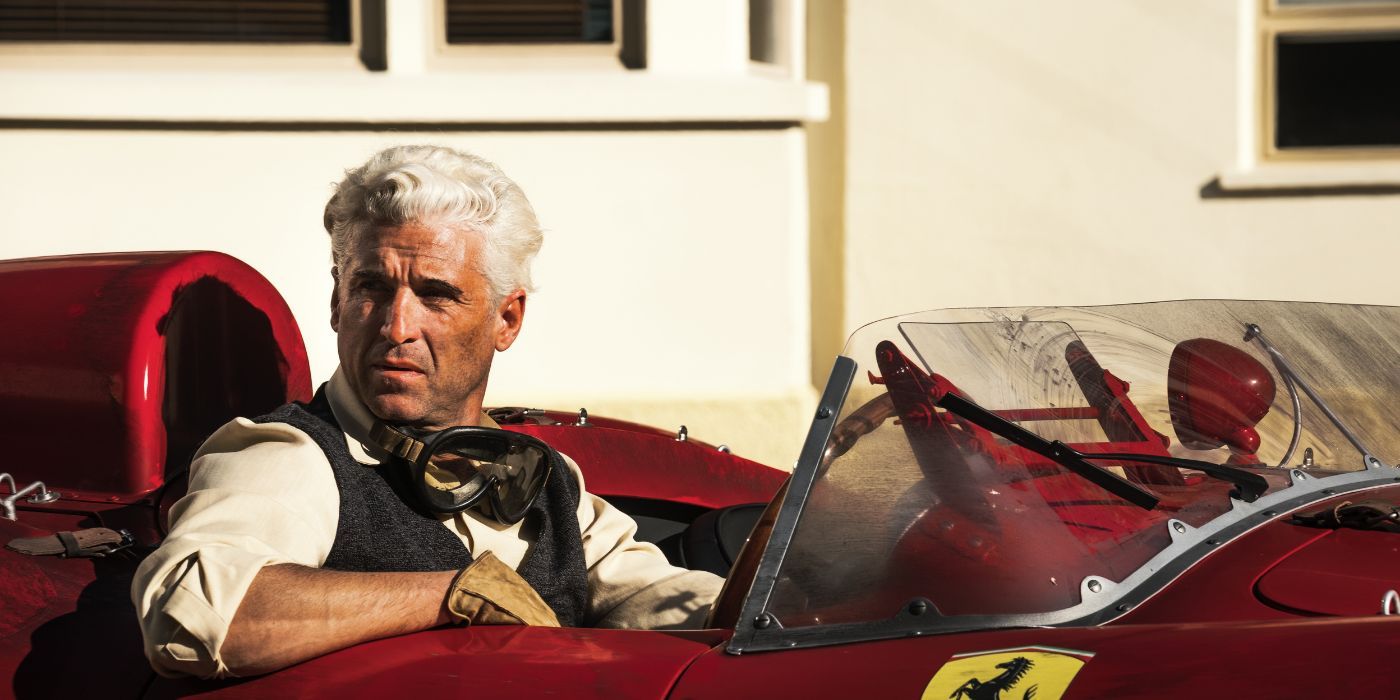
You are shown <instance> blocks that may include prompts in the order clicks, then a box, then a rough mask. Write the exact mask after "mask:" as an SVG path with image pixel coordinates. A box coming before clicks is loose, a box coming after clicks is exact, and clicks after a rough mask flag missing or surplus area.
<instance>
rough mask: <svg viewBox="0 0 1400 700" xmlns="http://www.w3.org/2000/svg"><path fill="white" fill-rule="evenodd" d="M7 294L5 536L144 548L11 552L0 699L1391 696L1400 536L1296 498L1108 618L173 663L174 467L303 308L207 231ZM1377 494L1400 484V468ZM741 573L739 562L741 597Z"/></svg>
mask: <svg viewBox="0 0 1400 700" xmlns="http://www.w3.org/2000/svg"><path fill="white" fill-rule="evenodd" d="M38 291H42V292H43V293H42V294H40V293H37V292H38ZM0 298H6V299H22V300H24V303H21V304H12V305H11V308H9V309H7V311H6V313H7V314H9V319H12V321H11V324H10V327H20V328H25V329H26V334H25V336H24V342H23V343H10V344H8V345H7V346H5V347H4V348H3V349H0V408H4V410H6V411H7V414H6V416H5V420H4V421H0V439H5V440H6V444H7V445H9V446H10V447H11V448H12V451H11V453H10V458H9V459H8V460H7V462H6V465H5V466H4V467H3V471H7V472H10V473H12V474H14V476H15V479H16V481H17V482H18V485H19V486H20V487H23V486H25V485H26V484H28V483H29V482H30V481H33V480H36V479H42V480H45V481H46V482H48V484H49V485H50V487H52V488H56V489H57V490H58V491H61V492H62V497H61V498H60V499H59V500H57V501H54V502H51V503H42V504H36V503H28V502H24V501H21V502H19V503H18V504H17V505H18V508H19V510H20V513H19V516H20V517H19V519H18V520H17V521H14V522H11V521H7V520H0V544H3V543H4V542H9V541H10V540H12V539H14V538H19V537H36V536H41V535H45V534H49V533H53V532H56V531H61V530H75V529H81V528H86V527H110V528H114V529H125V530H128V531H130V532H131V533H132V535H133V537H134V539H135V541H136V543H137V544H138V546H137V547H136V548H133V549H131V550H126V551H123V552H118V553H116V554H114V555H111V556H109V557H106V558H102V559H60V558H53V557H31V556H26V555H21V554H18V553H16V552H13V551H10V550H0V681H3V683H0V698H8V697H19V698H30V697H78V698H89V697H113V696H117V697H153V698H166V697H177V696H188V695H208V696H216V697H290V696H296V697H302V696H311V697H332V696H334V697H345V696H350V697H359V696H368V695H374V696H400V695H423V696H428V697H435V698H444V697H485V696H489V697H501V698H517V697H538V696H556V697H608V698H721V697H723V698H744V697H764V698H781V697H793V698H798V697H800V698H811V697H838V696H850V697H887V696H901V697H918V696H920V695H922V694H923V693H924V692H925V690H926V689H927V688H928V687H929V683H930V680H931V679H932V678H933V676H934V674H935V673H936V672H938V670H939V669H940V668H942V667H943V666H944V665H945V664H947V663H948V662H949V661H950V660H951V659H953V658H954V657H955V656H957V655H960V654H969V653H976V652H983V651H988V650H1005V649H1016V648H1022V647H1041V648H1046V647H1048V648H1058V649H1069V650H1074V651H1076V652H1080V653H1082V654H1083V655H1084V656H1085V657H1086V658H1088V661H1087V662H1086V663H1085V665H1084V666H1083V669H1082V670H1081V671H1080V672H1079V674H1078V675H1077V676H1075V678H1074V680H1073V683H1072V685H1071V686H1070V687H1069V690H1068V692H1067V693H1066V694H1065V695H1064V697H1067V698H1101V697H1141V696H1154V697H1308V696H1319V697H1332V696H1336V695H1339V694H1345V695H1348V696H1359V695H1366V694H1371V695H1375V696H1388V695H1392V694H1394V690H1393V686H1394V683H1393V681H1391V680H1390V679H1389V678H1388V674H1386V673H1383V672H1381V671H1380V669H1381V668H1383V667H1388V666H1387V665H1388V663H1389V659H1390V658H1391V657H1392V656H1393V652H1394V650H1396V649H1398V648H1400V619H1397V618H1393V617H1392V618H1386V617H1381V616H1379V615H1378V613H1379V612H1380V610H1381V606H1382V599H1383V598H1384V596H1385V595H1386V593H1387V592H1388V591H1390V590H1392V589H1393V588H1394V587H1395V586H1396V583H1395V582H1396V581H1397V580H1400V556H1396V555H1397V554H1400V537H1397V536H1396V535H1395V534H1393V533H1386V532H1373V531H1366V532H1362V531H1355V530H1328V529H1318V528H1311V527H1302V526H1299V525H1297V524H1294V523H1293V522H1291V521H1290V518H1289V515H1290V514H1289V513H1278V514H1276V515H1274V516H1273V520H1272V521H1270V522H1268V523H1267V524H1264V525H1262V526H1260V527H1257V528H1256V529H1254V530H1252V531H1250V532H1248V533H1247V534H1244V535H1242V536H1240V537H1238V538H1236V539H1234V540H1232V541H1229V542H1226V543H1225V544H1223V545H1221V546H1220V547H1219V549H1218V550H1217V551H1215V552H1213V553H1212V554H1210V555H1209V556H1207V557H1205V558H1204V559H1202V560H1200V561H1198V562H1196V563H1195V564H1194V565H1192V566H1190V567H1189V568H1188V569H1186V570H1185V571H1184V572H1183V573H1181V575H1179V576H1178V577H1177V578H1176V579H1175V580H1174V581H1172V582H1171V583H1170V585H1168V586H1166V587H1165V588H1163V589H1162V590H1160V591H1159V592H1157V593H1156V594H1155V595H1153V596H1151V597H1150V598H1148V599H1146V600H1145V601H1143V602H1142V603H1141V604H1139V605H1138V607H1137V608H1136V609H1133V610H1131V611H1129V612H1127V613H1126V614H1125V615H1123V616H1121V617H1119V618H1117V619H1115V620H1113V621H1112V622H1110V623H1108V624H1105V625H1103V626H1099V627H1064V628H1032V629H1002V630H986V631H979V632H970V633H958V634H942V635H927V636H911V637H907V638H903V639H889V640H883V641H867V642H859V643H845V644H838V645H833V646H815V647H811V648H802V649H793V650H779V651H764V652H756V653H746V654H743V655H734V654H730V653H728V652H727V651H726V650H725V645H726V642H727V641H728V640H729V639H730V637H731V635H732V634H733V632H732V630H703V631H697V632H657V631H624V630H594V629H544V628H513V627H480V628H448V629H435V630H429V631H425V632H420V633H417V634H412V635H405V636H402V637H395V638H390V639H384V640H379V641H375V642H371V643H367V644H362V645H358V646H356V647H353V648H350V649H345V650H342V651H339V652H336V653H333V654H329V655H327V656H324V657H321V658H318V659H314V660H311V661H308V662H305V663H302V664H298V665H296V666H293V667H291V668H288V669H284V670H282V671H279V672H277V673H274V674H270V675H267V676H263V677H259V678H253V679H245V680H229V681H198V680H193V679H165V678H158V677H156V675H155V674H154V673H153V672H152V671H151V669H150V666H149V665H148V664H147V662H146V660H145V659H144V657H143V656H142V653H141V639H140V632H139V627H138V624H137V620H136V617H135V611H134V609H133V607H132V605H131V602H130V595H129V589H130V582H131V576H132V574H133V572H134V570H135V568H136V566H137V564H138V562H139V560H140V556H141V553H142V552H143V551H149V548H150V547H153V546H154V545H156V544H157V543H158V542H159V541H160V539H161V537H162V536H163V534H164V529H163V526H162V518H163V515H164V512H165V510H166V509H168V507H169V505H170V504H171V503H172V502H173V501H174V500H175V499H176V498H178V496H179V495H181V494H182V493H183V489H184V482H183V480H182V478H181V470H182V468H183V466H184V464H185V462H187V460H188V458H189V455H190V454H191V453H192V451H193V449H194V447H195V446H196V445H197V444H198V442H199V440H201V439H202V438H203V436H204V435H207V434H208V432H209V431H211V430H212V429H213V428H215V427H217V425H219V424H221V423H222V422H224V421H225V420H227V419H228V418H229V417H230V416H233V415H239V414H245V415H252V414H256V413H261V412H264V411H265V410H268V409H271V408H272V407H274V406H275V405H277V404H280V403H283V402H285V401H288V400H306V399H309V398H310V395H311V391H312V387H311V385H310V372H309V367H308V363H307V360H306V356H305V350H304V348H303V345H302V340H301V336H300V334H299V332H298V330H297V327H296V323H295V321H294V319H293V318H292V317H291V314H290V311H289V310H288V309H287V307H286V304H285V303H284V302H283V301H282V299H281V297H280V296H279V295H278V294H277V292H276V290H275V289H273V288H272V286H271V285H270V284H269V283H267V281H266V280H264V279H263V278H262V277H261V276H260V275H258V274H257V273H256V272H255V271H253V270H252V269H251V268H248V267H247V266H246V265H244V264H243V263H241V262H239V261H237V260H234V259H233V258H230V257H228V256H225V255H221V254H217V253H140V254H136V253H133V254H113V255H96V256H65V257H59V258H42V259H35V260H25V261H9V262H0ZM192 310H193V311H192ZM1108 390H1109V391H1114V390H1116V389H1115V388H1114V386H1112V385H1110V386H1109V389H1108ZM1123 390H1124V391H1126V387H1123ZM200 397H212V398H210V400H209V401H195V400H194V399H196V398H200ZM10 407H21V408H22V410H18V411H15V410H11V408H10ZM1095 415H1097V414H1095ZM1021 417H1022V418H1024V417H1025V416H1021ZM1140 419H1141V416H1135V415H1127V416H1126V418H1124V420H1132V421H1133V422H1134V423H1139V422H1141V420H1140ZM503 427H505V428H507V429H511V430H519V431H521V432H525V433H529V434H532V435H535V436H537V437H539V438H541V439H543V440H545V441H546V442H548V443H550V444H551V445H553V446H555V447H556V448H557V449H559V450H560V451H562V452H564V453H566V454H568V455H570V456H571V457H572V458H574V459H575V461H577V462H578V463H579V465H580V467H581V468H582V469H583V471H584V474H585V478H586V480H587V484H588V488H589V490H590V491H592V492H593V493H597V494H599V495H602V496H605V497H620V498H629V499H640V500H650V501H656V502H662V503H667V504H675V505H677V506H681V507H683V508H684V509H691V510H704V509H715V508H723V507H726V506H731V505H736V504H743V503H753V502H766V501H767V500H769V499H770V498H771V496H772V495H773V493H774V492H775V491H776V490H777V489H778V488H779V486H780V485H781V484H782V482H783V481H784V479H785V478H786V477H787V474H786V472H782V471H779V470H774V469H770V468H768V467H764V466H762V465H759V464H756V463H754V462H751V461H749V460H746V459H743V458H741V457H738V456H736V455H733V454H730V453H728V452H727V451H722V450H720V449H719V448H717V447H715V446H713V445H710V444H707V443H704V442H700V441H698V440H692V439H686V440H681V439H678V437H679V436H678V435H677V434H675V433H673V432H670V431H664V430H657V429H654V428H650V427H647V426H641V425H637V424H634V423H627V422H625V421H616V420H609V419H606V418H602V417H590V418H588V420H587V421H579V420H578V417H577V415H576V414H574V413H565V412H550V411H545V412H538V411H530V412H521V413H520V415H519V416H516V417H514V418H512V419H510V420H506V421H504V422H503ZM1140 432H1141V431H1140ZM1144 434H1145V433H1144ZM1149 442H1150V441H1149ZM988 444H992V443H991V442H990V441H989V443H988ZM1143 449H1145V448H1143ZM1154 449H1161V448H1154ZM1052 479H1053V477H1052ZM1045 483H1050V481H1049V480H1046V481H1044V482H1043V483H1042V486H1043V485H1044V484H1045ZM0 495H3V494H0ZM1367 497H1368V498H1370V499H1373V500H1381V501H1388V502H1392V503H1395V502H1400V486H1393V487H1385V488H1380V489H1375V490H1372V491H1370V492H1368V493H1367ZM1342 500H1343V498H1342V497H1338V498H1335V499H1333V501H1331V502H1323V503H1314V504H1312V505H1310V506H1308V508H1307V510H1308V511H1314V510H1319V509H1322V508H1325V507H1328V506H1330V505H1335V504H1336V503H1339V502H1340V501H1342ZM858 505H859V504H858V503H854V504H853V505H852V507H858ZM1358 562H1361V564H1358ZM1011 564H1014V562H1012V563H1010V564H1009V565H1011ZM882 576H885V577H886V578H887V579H888V578H889V577H890V576H891V572H879V571H872V572H870V577H871V585H872V586H876V585H878V584H879V583H880V580H879V579H880V578H881V577H882ZM950 578H951V577H950ZM747 588H748V581H739V582H736V583H735V584H734V585H731V587H730V590H729V591H728V594H727V595H729V596H731V597H735V598H742V597H744V596H745V595H746V594H747V593H748V591H747ZM748 623H749V621H740V624H741V625H742V624H748ZM1019 690H1020V689H1018V691H1019ZM1343 691H1344V692H1343ZM945 694H946V693H945ZM1016 697H1021V695H1020V694H1017V695H1016Z"/></svg>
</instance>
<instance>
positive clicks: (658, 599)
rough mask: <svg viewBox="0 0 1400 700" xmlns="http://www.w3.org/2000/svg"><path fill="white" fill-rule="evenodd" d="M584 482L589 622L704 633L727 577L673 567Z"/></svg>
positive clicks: (628, 519) (623, 515)
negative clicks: (637, 535)
mask: <svg viewBox="0 0 1400 700" xmlns="http://www.w3.org/2000/svg"><path fill="white" fill-rule="evenodd" d="M568 464H569V467H570V468H571V469H572V471H573V472H574V475H575V476H576V477H577V478H578V480H579V489H580V491H581V493H582V496H581V497H580V499H579V509H578V520H579V530H580V531H581V532H582V533H583V556H584V562H585V564H586V565H587V567H588V585H589V600H588V612H589V614H588V619H589V620H590V621H591V623H592V625H593V626H596V627H612V628H618V629H699V628H700V627H701V626H702V625H703V624H704V621H705V616H706V615H707V614H709V611H710V606H711V605H712V604H713V603H714V600H715V598H716V597H717V596H718V595H719V592H720V589H721V588H722V587H723V586H724V579H723V578H720V577H719V576H716V575H714V574H712V573H709V572H707V571H692V570H690V569H685V568H681V567H679V566H675V565H673V564H671V563H670V562H669V561H667V559H666V555H665V554H662V552H661V550H660V549H658V548H657V547H656V545H654V544H651V543H650V542H640V541H638V540H637V539H635V535H636V533H637V523H636V522H635V521H634V520H632V518H631V517H629V516H628V515H627V514H626V513H623V512H622V511H620V510H618V509H617V508H614V507H613V506H612V505H610V504H609V503H608V502H607V501H605V500H603V499H602V498H599V497H598V496H594V495H593V494H590V493H588V492H587V491H586V490H584V488H583V486H584V484H583V474H582V473H581V472H580V471H579V468H578V465H576V464H574V463H573V461H572V460H568Z"/></svg>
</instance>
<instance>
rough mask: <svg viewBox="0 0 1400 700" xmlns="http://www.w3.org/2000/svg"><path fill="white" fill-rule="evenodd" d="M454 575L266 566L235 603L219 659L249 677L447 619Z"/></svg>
mask: <svg viewBox="0 0 1400 700" xmlns="http://www.w3.org/2000/svg"><path fill="white" fill-rule="evenodd" d="M456 575H457V572H455V571H435V572H429V573H352V572H344V571H331V570H328V569H314V568H310V567H305V566H297V565H295V564H278V565H274V566H268V567H264V568H263V569H262V570H261V571H259V572H258V575H257V576H256V577H254V579H253V583H252V585H250V586H249V587H248V592H247V593H246V594H245V595H244V597H243V602H242V603H240V604H239V606H238V612H237V613H236V614H235V615H234V617H233V622H232V623H231V624H230V625H229V628H228V635H227V636H226V637H225V638H224V642H223V645H222V647H221V648H220V650H219V655H220V656H221V657H222V658H223V661H224V665H225V666H227V667H228V669H229V671H230V672H231V673H233V674H234V675H238V676H247V675H254V674H259V673H267V672H269V671H275V670H277V669H279V668H284V667H286V666H290V665H292V664H295V663H298V662H301V661H305V660H307V659H311V658H315V657H317V656H321V655H322V654H326V653H329V652H332V651H336V650H338V649H344V648H345V647H348V646H351V645H354V644H359V643H360V642H367V641H369V640H372V639H379V638H382V637H390V636H393V635H396V634H407V633H409V632H417V631H419V630H424V629H428V628H429V627H435V626H437V625H441V624H444V623H446V622H448V621H449V620H451V619H452V618H451V616H449V615H448V614H447V611H446V610H445V608H444V607H443V600H444V598H445V596H446V594H447V588H448V586H450V585H451V584H452V579H453V577H454V576H456Z"/></svg>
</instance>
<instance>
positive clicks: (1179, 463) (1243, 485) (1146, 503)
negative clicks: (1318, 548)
mask: <svg viewBox="0 0 1400 700" xmlns="http://www.w3.org/2000/svg"><path fill="white" fill-rule="evenodd" d="M934 403H936V404H938V405H939V406H941V407H942V408H944V409H947V410H948V411H950V412H952V413H954V414H956V415H958V416H960V417H962V418H966V419H967V420H969V421H972V423H974V424H976V425H977V426H979V427H982V428H985V429H986V430H988V431H990V432H992V433H994V434H996V435H998V436H1000V437H1003V438H1006V439H1007V440H1010V441H1011V442H1012V443H1013V444H1016V445H1019V446H1021V447H1024V448H1026V449H1027V450H1030V451H1031V452H1034V453H1036V454H1038V455H1040V456H1042V457H1045V458H1047V459H1050V460H1053V461H1054V462H1055V463H1056V464H1059V465H1060V466H1063V467H1064V468H1066V469H1068V470H1070V471H1072V472H1074V473H1076V474H1078V475H1080V476H1082V477H1084V478H1085V479H1088V480H1089V481H1092V482H1093V483H1095V484H1097V485H1098V486H1100V487H1102V488H1103V489H1104V490H1106V491H1108V492H1109V493H1111V494H1113V495H1115V496H1117V497H1119V498H1121V499H1123V500H1125V501H1128V502H1129V503H1132V504H1133V505H1135V506H1138V507H1140V508H1143V509H1144V510H1152V509H1153V508H1155V507H1156V506H1157V503H1158V502H1160V500H1161V499H1159V498H1158V497H1157V495H1156V494H1154V493H1152V492H1151V491H1148V490H1146V489H1144V488H1142V487H1140V486H1138V485H1137V484H1134V483H1133V482H1131V481H1128V480H1127V479H1124V478H1123V477H1120V476H1118V475H1117V474H1114V473H1113V472H1111V471H1108V470H1107V469H1104V468H1103V467H1099V466H1096V465H1094V464H1090V463H1089V461H1088V460H1091V459H1112V460H1119V461H1131V462H1143V463H1147V464H1161V465H1164V466H1169V467H1181V468H1184V469H1195V470H1197V471H1201V472H1204V473H1205V474H1206V475H1207V476H1210V477H1214V478H1216V479H1221V480H1224V481H1228V482H1230V483H1232V484H1234V485H1235V486H1236V488H1238V489H1239V496H1240V500H1242V501H1244V502H1246V503H1253V502H1254V501H1255V500H1256V499H1258V498H1259V497H1260V496H1262V495H1263V494H1264V492H1265V491H1267V490H1268V489H1269V482H1268V481H1267V480H1265V479H1264V477H1262V476H1259V475H1258V474H1253V473H1250V472H1247V471H1245V470H1243V469H1238V468H1236V467H1231V466H1227V465H1223V464H1214V463H1211V462H1202V461H1200V460H1196V459H1182V458H1179V457H1162V456H1159V455H1146V454H1137V453H1133V452H1095V453H1086V452H1080V451H1079V450H1076V449H1074V448H1072V447H1070V446H1069V445H1066V444H1064V443H1063V442H1060V441H1059V440H1047V439H1045V438H1043V437H1041V436H1039V435H1036V434H1035V433H1033V432H1031V431H1029V430H1026V429H1025V428H1022V427H1021V426H1019V425H1016V424H1015V423H1012V422H1011V421H1009V420H1006V419H1005V418H1002V417H1001V416H998V415H997V414H995V413H992V412H991V411H988V410H987V409H985V408H982V407H981V406H978V405H977V404H975V403H973V402H972V401H969V400H968V399H965V398H963V397H961V396H958V395H957V394H954V393H953V392H951V391H950V392H947V393H945V394H944V395H943V397H942V398H940V399H938V400H936V401H935V402H934Z"/></svg>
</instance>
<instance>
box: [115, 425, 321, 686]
mask: <svg viewBox="0 0 1400 700" xmlns="http://www.w3.org/2000/svg"><path fill="white" fill-rule="evenodd" d="M339 508H340V495H339V492H338V491H337V489H336V485H335V477H334V476H333V474H332V472H331V469H330V465H329V464H328V463H327V461H326V457H325V454H324V453H323V452H322V451H321V449H320V448H319V447H317V446H316V444H315V443H314V442H313V441H312V440H311V438H310V437H309V436H308V435H306V434H305V433H303V432H301V431H300V430H297V429H295V428H293V427H291V426H289V425H286V424H282V423H268V424H257V423H253V422H252V421H249V420H247V419H244V418H238V419H235V420H233V421H232V422H230V423H228V424H227V425H225V426H223V427H222V428H220V429H219V430H218V431H217V432H216V433H214V435H213V436H212V437H210V438H209V440H208V441H207V442H206V443H205V444H204V446H203V447H201V448H200V451H199V453H198V454H197V455H196V456H195V459H194V461H193V463H191V465H190V486H189V494H188V495H186V496H185V497H184V498H182V499H180V500H179V501H178V502H176V504H175V505H174V506H173V507H172V508H171V510H170V533H169V535H168V536H167V537H166V539H165V541H164V543H162V544H161V546H160V548H159V549H157V550H156V551H155V552H154V553H152V554H151V555H150V556H149V557H147V558H146V560H145V561H144V562H142V564H141V566H140V568H138V569H137V571H136V577H135V580H134V581H133V583H132V600H133V602H134V603H135V605H136V610H137V613H138V615H139V616H140V621H141V632H142V635H143V636H144V638H145V651H146V657H147V658H148V659H150V661H151V665H152V666H153V667H154V668H155V669H156V671H158V672H160V673H161V674H163V675H184V674H190V675H196V676H201V677H206V678H208V677H222V676H226V675H228V669H227V667H226V666H225V665H224V664H223V662H222V660H221V659H220V657H219V649H220V647H221V646H222V644H223V641H224V637H225V636H226V635H227V633H228V627H229V623H230V622H231V621H232V620H233V616H234V613H235V612H237V611H238V606H239V605H240V604H241V603H242V602H243V596H244V594H245V593H246V592H247V590H248V586H249V585H250V584H251V583H252V581H253V578H254V577H255V576H257V574H258V572H259V571H260V570H261V569H262V567H264V566H267V565H269V564H282V563H292V564H301V565H304V566H320V565H321V564H322V563H324V562H325V559H326V556H327V555H328V554H329V552H330V548H331V546H332V544H333V543H334V541H335V529H336V523H337V520H338V518H339Z"/></svg>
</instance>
